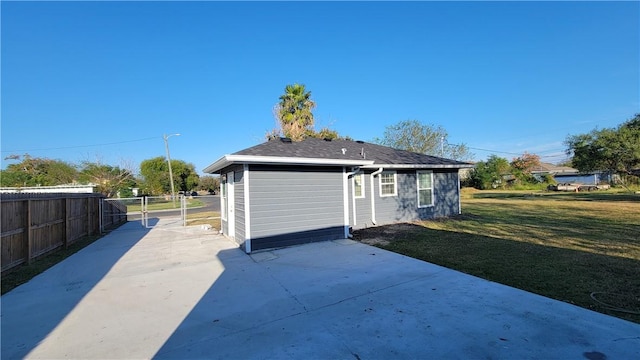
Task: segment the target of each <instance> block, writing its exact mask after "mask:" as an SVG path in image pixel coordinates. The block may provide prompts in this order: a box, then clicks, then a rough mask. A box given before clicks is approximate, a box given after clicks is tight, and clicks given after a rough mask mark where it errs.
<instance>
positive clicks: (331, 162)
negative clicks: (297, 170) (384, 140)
mask: <svg viewBox="0 0 640 360" xmlns="http://www.w3.org/2000/svg"><path fill="white" fill-rule="evenodd" d="M232 164H264V165H277V164H279V165H308V166H366V165H371V164H373V160H347V159H323V158H305V157H285V156H257V155H233V154H232V155H224V156H223V157H221V158H220V159H218V160H217V161H216V162H214V163H213V164H211V165H209V166H207V167H206V168H204V170H203V172H205V173H208V174H213V173H215V172H216V171H219V170H222V169H224V168H225V167H227V166H229V165H232Z"/></svg>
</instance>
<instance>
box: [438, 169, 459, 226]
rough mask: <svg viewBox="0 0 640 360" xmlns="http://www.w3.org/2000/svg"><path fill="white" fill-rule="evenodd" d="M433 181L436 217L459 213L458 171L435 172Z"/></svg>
mask: <svg viewBox="0 0 640 360" xmlns="http://www.w3.org/2000/svg"><path fill="white" fill-rule="evenodd" d="M433 181H434V183H435V184H434V186H435V188H434V192H435V194H434V196H435V198H436V203H435V209H434V210H435V213H434V217H447V216H454V215H458V213H459V211H460V207H459V196H460V195H459V193H458V172H434V173H433Z"/></svg>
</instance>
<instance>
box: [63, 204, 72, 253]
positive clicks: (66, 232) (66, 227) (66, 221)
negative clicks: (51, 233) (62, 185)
mask: <svg viewBox="0 0 640 360" xmlns="http://www.w3.org/2000/svg"><path fill="white" fill-rule="evenodd" d="M70 200H71V199H69V198H68V197H65V198H64V233H63V236H64V238H63V240H64V248H65V249H66V248H67V247H69V233H70V232H71V229H70V225H71V224H70V221H69V218H70V216H69V213H70V206H71V205H70Z"/></svg>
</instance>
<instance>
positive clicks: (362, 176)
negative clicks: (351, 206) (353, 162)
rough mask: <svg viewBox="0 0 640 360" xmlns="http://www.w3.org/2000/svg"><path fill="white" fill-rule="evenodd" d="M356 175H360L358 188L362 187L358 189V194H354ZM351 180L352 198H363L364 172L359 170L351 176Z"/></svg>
mask: <svg viewBox="0 0 640 360" xmlns="http://www.w3.org/2000/svg"><path fill="white" fill-rule="evenodd" d="M356 176H360V177H361V181H360V188H361V189H362V191H360V196H356ZM351 181H352V189H353V198H354V199H364V198H365V188H364V173H361V172H359V173H357V174H355V175H353V176H352V177H351Z"/></svg>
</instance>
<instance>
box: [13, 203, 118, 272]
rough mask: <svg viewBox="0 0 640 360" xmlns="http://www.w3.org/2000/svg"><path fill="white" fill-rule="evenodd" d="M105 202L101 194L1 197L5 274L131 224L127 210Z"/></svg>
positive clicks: (116, 204)
mask: <svg viewBox="0 0 640 360" xmlns="http://www.w3.org/2000/svg"><path fill="white" fill-rule="evenodd" d="M103 198H104V197H103V196H102V195H101V194H1V195H0V221H1V222H0V231H1V236H2V238H1V254H2V258H1V260H2V272H4V271H6V270H9V269H11V268H13V267H16V266H18V265H20V264H23V263H27V264H29V263H30V262H31V261H32V260H34V259H35V258H37V257H40V256H43V255H44V254H47V253H50V252H52V251H55V250H59V249H63V248H67V247H68V246H69V245H71V244H73V243H74V242H76V241H78V240H79V239H81V238H83V237H86V236H91V235H97V234H100V233H101V232H102V231H103V230H104V229H108V228H110V227H113V226H115V225H118V224H121V223H123V222H125V221H127V211H126V206H123V205H122V204H120V203H119V202H116V201H108V202H104V201H103ZM103 206H104V207H106V208H107V209H103ZM104 210H106V211H104ZM103 213H104V214H105V215H104V216H103Z"/></svg>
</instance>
